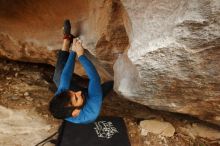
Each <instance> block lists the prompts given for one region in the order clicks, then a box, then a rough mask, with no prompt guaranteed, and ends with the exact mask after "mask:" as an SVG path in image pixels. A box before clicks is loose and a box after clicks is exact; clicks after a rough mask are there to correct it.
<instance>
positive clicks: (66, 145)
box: [57, 117, 130, 146]
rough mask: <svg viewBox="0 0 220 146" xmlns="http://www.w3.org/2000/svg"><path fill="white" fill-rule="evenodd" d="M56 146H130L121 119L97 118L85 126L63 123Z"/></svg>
mask: <svg viewBox="0 0 220 146" xmlns="http://www.w3.org/2000/svg"><path fill="white" fill-rule="evenodd" d="M57 146H130V142H129V138H128V135H127V129H126V126H125V123H124V120H123V119H122V118H120V117H99V118H98V119H97V120H96V121H95V122H94V123H91V124H86V125H83V124H74V123H71V122H68V121H64V122H63V123H62V125H61V129H60V133H59V136H58V142H57Z"/></svg>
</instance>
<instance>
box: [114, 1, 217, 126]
mask: <svg viewBox="0 0 220 146" xmlns="http://www.w3.org/2000/svg"><path fill="white" fill-rule="evenodd" d="M122 3H123V6H124V8H125V12H126V13H124V15H123V16H124V20H125V21H124V22H125V23H126V25H125V26H126V31H127V33H128V35H129V44H130V47H129V49H128V51H126V52H125V53H124V54H123V55H121V56H120V57H119V58H118V59H117V61H116V63H115V65H114V72H115V83H116V84H115V90H116V91H117V92H118V93H119V94H121V95H123V96H125V97H126V98H127V99H129V100H132V101H135V102H139V103H141V104H144V105H147V106H149V107H151V108H155V109H160V110H168V111H171V112H179V113H184V114H190V115H193V116H197V117H199V118H200V119H203V120H206V121H210V122H213V123H216V124H219V123H220V106H219V105H220V63H219V62H220V1H218V0H214V1H210V0H203V1H199V0H190V1H188V0H180V1H176V0H166V1H159V0H156V1H155V0H154V1H152V0H133V1H129V0H122Z"/></svg>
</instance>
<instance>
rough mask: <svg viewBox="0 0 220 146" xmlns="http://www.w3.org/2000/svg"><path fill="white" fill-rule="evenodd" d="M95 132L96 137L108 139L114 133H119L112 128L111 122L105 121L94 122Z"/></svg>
mask: <svg viewBox="0 0 220 146" xmlns="http://www.w3.org/2000/svg"><path fill="white" fill-rule="evenodd" d="M95 126H96V127H95V128H94V129H95V131H96V134H97V136H98V137H101V138H106V139H109V138H111V137H112V136H113V135H114V134H115V133H119V132H118V130H117V129H116V128H115V127H114V125H113V124H112V122H107V121H98V122H95Z"/></svg>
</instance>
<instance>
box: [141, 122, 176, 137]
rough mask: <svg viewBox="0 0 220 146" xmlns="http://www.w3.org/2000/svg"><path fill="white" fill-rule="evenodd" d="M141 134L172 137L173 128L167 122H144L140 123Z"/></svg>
mask: <svg viewBox="0 0 220 146" xmlns="http://www.w3.org/2000/svg"><path fill="white" fill-rule="evenodd" d="M140 127H141V131H142V132H141V134H142V135H145V136H146V135H147V133H148V132H151V133H154V134H160V135H163V136H167V137H172V136H173V134H174V132H175V128H174V127H173V125H172V124H170V123H168V122H163V121H158V120H144V121H141V122H140Z"/></svg>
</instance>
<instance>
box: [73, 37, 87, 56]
mask: <svg viewBox="0 0 220 146" xmlns="http://www.w3.org/2000/svg"><path fill="white" fill-rule="evenodd" d="M72 50H73V51H74V52H76V54H77V56H78V57H80V56H81V55H83V54H84V48H83V46H82V41H81V40H80V39H78V38H76V39H74V40H73V45H72Z"/></svg>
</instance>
